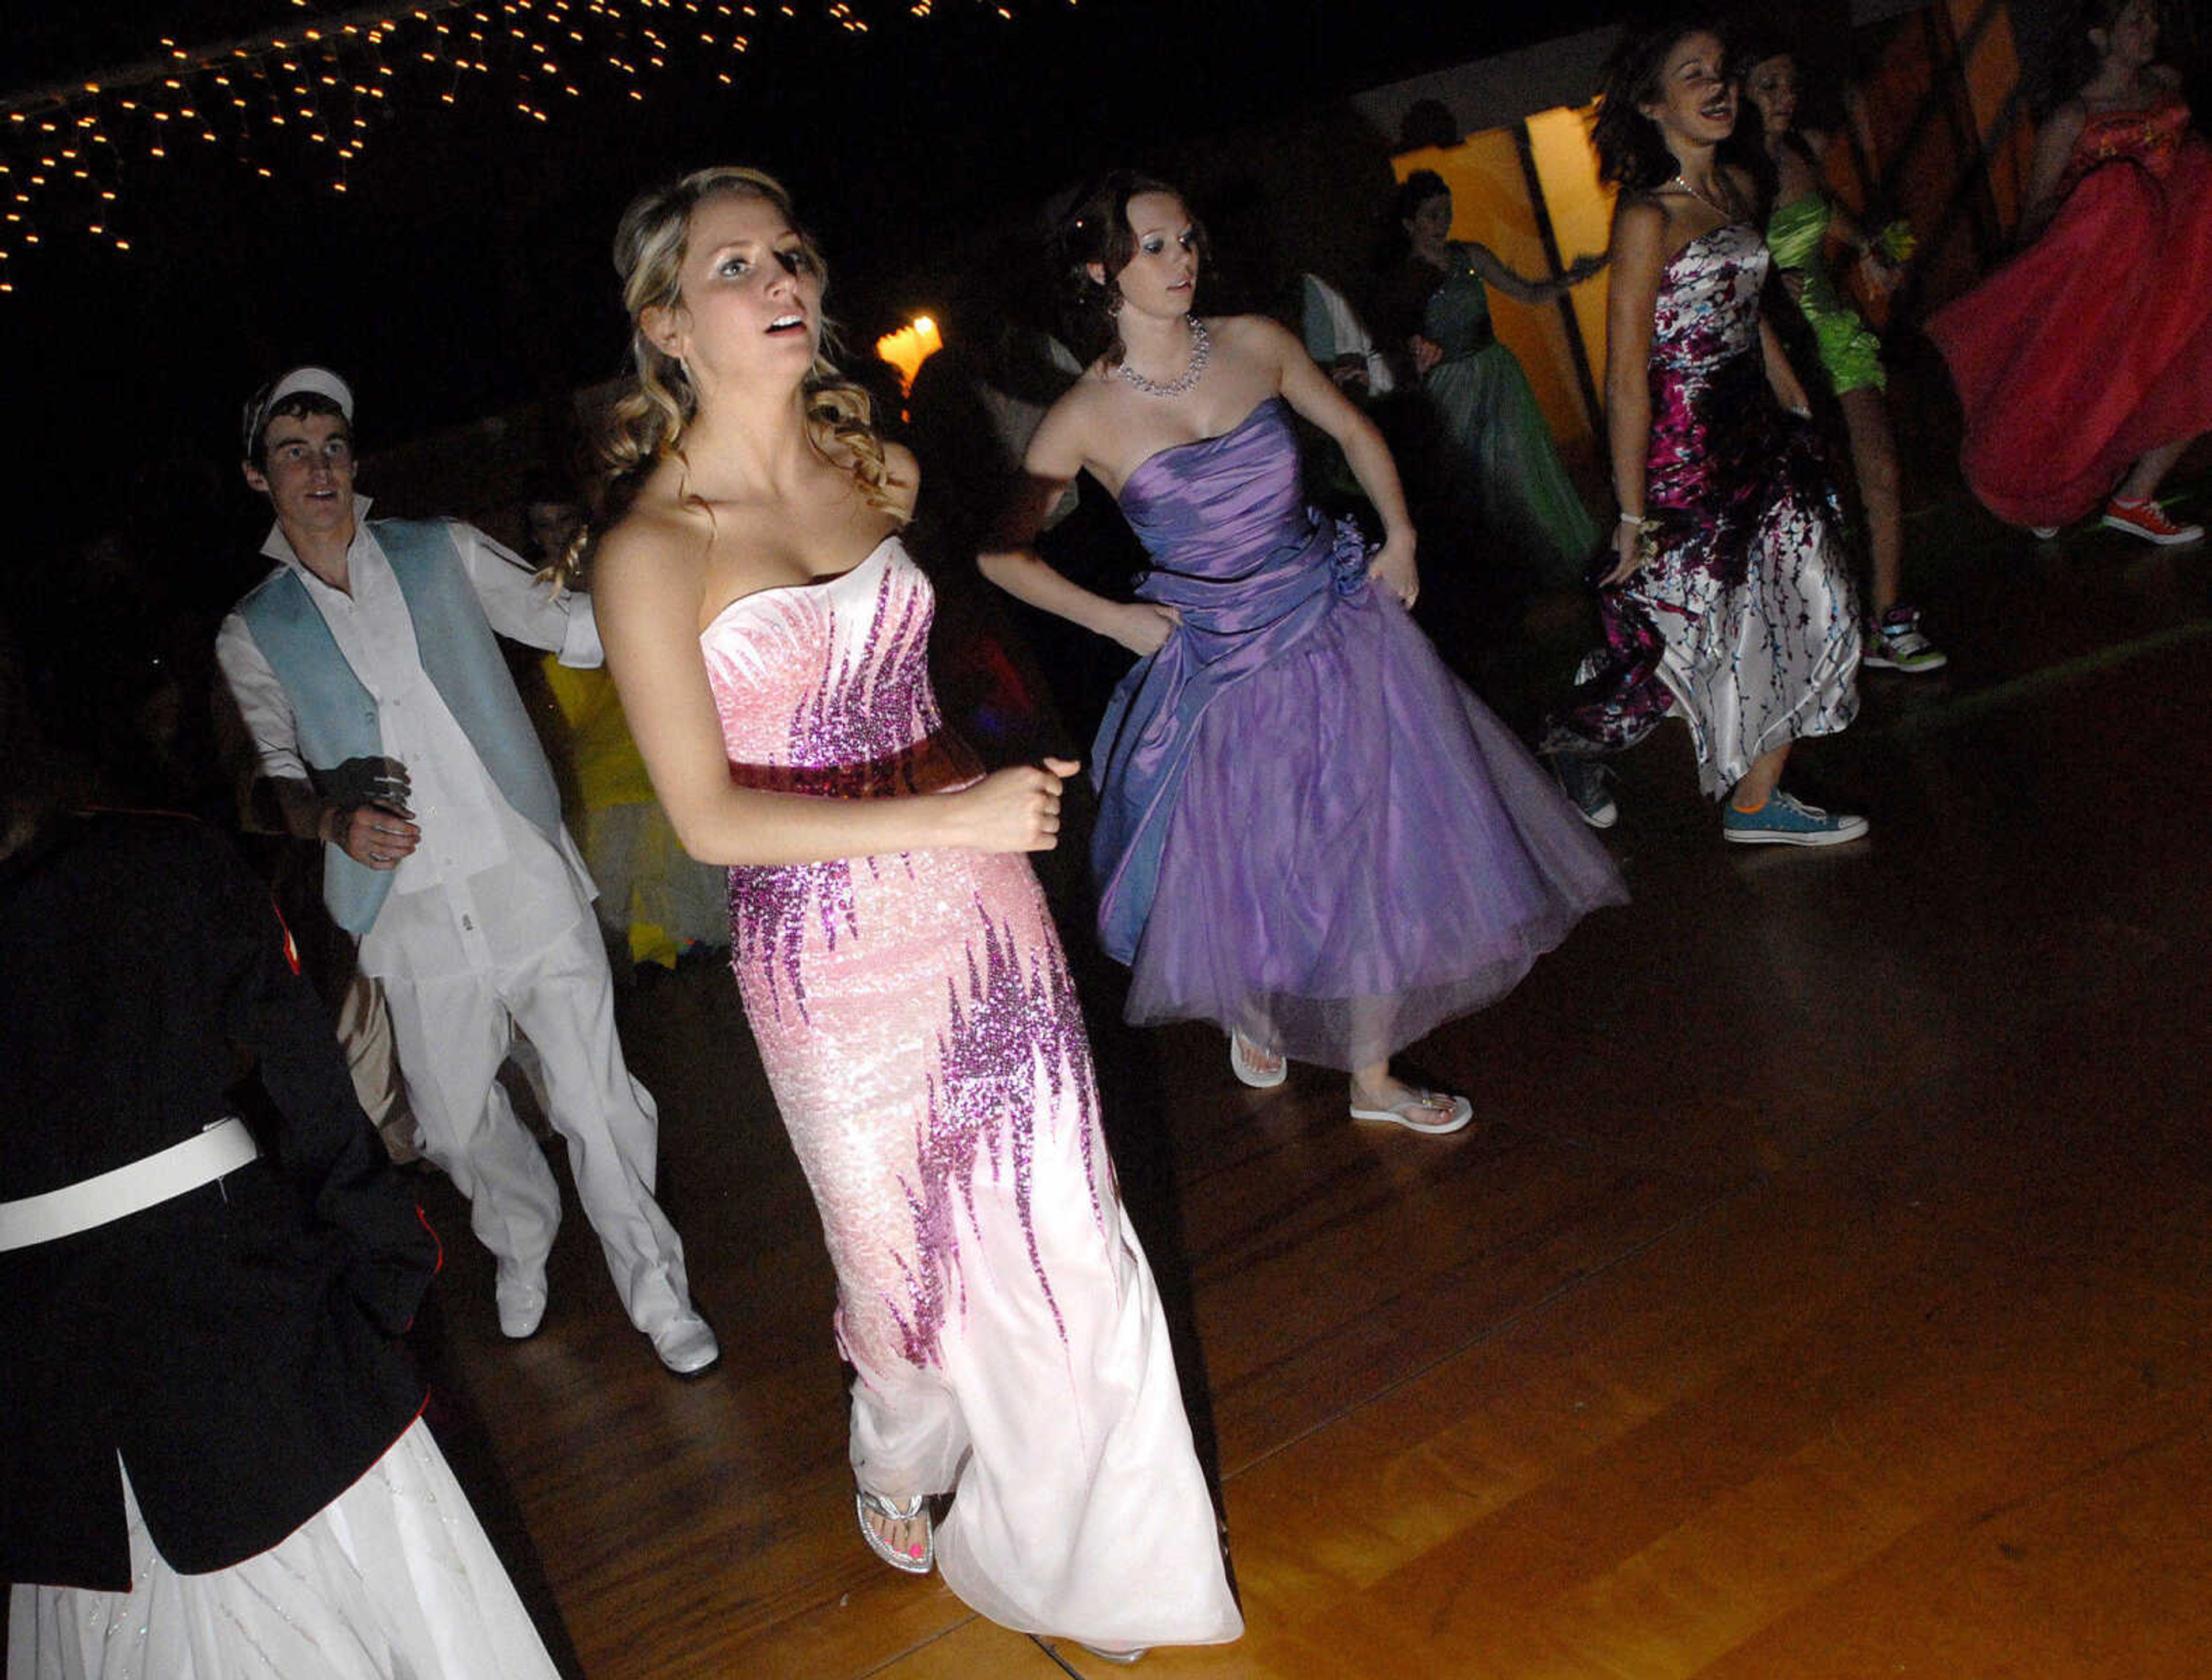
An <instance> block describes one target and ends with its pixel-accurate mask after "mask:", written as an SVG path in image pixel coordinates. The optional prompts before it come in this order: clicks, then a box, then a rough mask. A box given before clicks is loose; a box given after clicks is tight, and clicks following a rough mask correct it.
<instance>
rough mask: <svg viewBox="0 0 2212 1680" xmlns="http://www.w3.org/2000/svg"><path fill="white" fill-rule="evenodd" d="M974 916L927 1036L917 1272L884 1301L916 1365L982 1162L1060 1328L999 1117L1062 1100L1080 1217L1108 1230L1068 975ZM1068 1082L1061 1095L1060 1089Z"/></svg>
mask: <svg viewBox="0 0 2212 1680" xmlns="http://www.w3.org/2000/svg"><path fill="white" fill-rule="evenodd" d="M977 915H978V919H979V920H980V921H981V922H982V924H983V926H984V928H985V930H986V931H985V937H984V940H983V950H982V953H981V959H980V961H979V960H978V957H977V953H976V952H975V947H972V946H971V947H969V952H968V972H967V977H966V980H965V983H964V985H963V983H962V982H960V981H958V980H956V979H955V978H953V977H951V976H948V977H946V982H945V986H946V1006H947V1007H946V1024H945V1028H944V1030H943V1031H942V1032H940V1033H939V1037H938V1044H937V1051H938V1054H937V1064H938V1066H937V1071H936V1072H934V1073H933V1074H931V1076H930V1080H929V1108H928V1112H927V1116H926V1117H925V1118H924V1120H923V1122H922V1127H921V1137H920V1139H919V1140H918V1146H917V1147H916V1149H915V1162H916V1166H917V1168H918V1172H917V1180H918V1182H916V1183H914V1184H909V1185H908V1187H907V1198H908V1204H909V1205H910V1206H911V1208H912V1209H913V1213H914V1224H915V1233H916V1237H917V1239H918V1240H917V1244H916V1250H917V1253H916V1260H917V1262H918V1263H917V1264H916V1265H915V1267H914V1268H913V1269H911V1270H910V1271H909V1273H908V1276H907V1279H906V1281H907V1289H908V1299H907V1300H905V1301H903V1302H900V1301H896V1300H894V1301H890V1302H887V1303H886V1306H887V1307H888V1308H889V1310H890V1312H891V1313H892V1314H893V1316H894V1317H896V1318H897V1320H898V1323H899V1326H900V1329H901V1330H902V1331H903V1332H904V1335H905V1353H906V1357H907V1358H908V1360H910V1361H911V1362H912V1363H914V1364H915V1365H917V1366H921V1365H928V1364H931V1363H933V1362H934V1361H935V1360H936V1358H937V1353H938V1336H939V1331H940V1330H942V1329H943V1327H944V1324H945V1316H946V1313H947V1312H948V1310H949V1309H950V1308H951V1306H953V1305H954V1304H955V1303H953V1302H952V1301H951V1299H950V1297H951V1293H952V1292H953V1291H954V1290H956V1289H957V1287H959V1284H958V1255H959V1232H958V1230H957V1228H956V1222H957V1220H958V1218H959V1217H960V1215H961V1214H965V1216H966V1222H967V1225H968V1228H969V1230H970V1231H971V1232H974V1233H975V1234H976V1235H977V1236H979V1237H980V1236H981V1224H980V1222H979V1220H978V1217H977V1213H976V1206H975V1177H976V1172H977V1170H978V1168H979V1167H981V1166H983V1165H984V1164H985V1163H986V1162H987V1164H988V1166H989V1168H990V1171H991V1173H992V1176H993V1177H994V1178H996V1177H998V1176H999V1175H1000V1174H1004V1173H1008V1172H1011V1173H1012V1181H1013V1190H1014V1207H1015V1210H1016V1213H1017V1214H1018V1218H1019V1220H1020V1224H1021V1229H1022V1235H1023V1240H1024V1244H1025V1245H1026V1246H1027V1248H1028V1251H1029V1260H1030V1271H1031V1274H1032V1275H1034V1276H1035V1277H1036V1282H1037V1287H1038V1288H1039V1289H1040V1290H1041V1291H1042V1293H1043V1295H1044V1299H1045V1301H1046V1303H1047V1305H1048V1306H1049V1307H1050V1308H1051V1312H1052V1320H1053V1324H1054V1328H1055V1329H1056V1330H1059V1332H1060V1337H1061V1339H1062V1340H1063V1341H1065V1340H1066V1334H1067V1331H1066V1322H1065V1320H1064V1319H1063V1318H1061V1316H1060V1303H1059V1301H1058V1300H1054V1296H1053V1291H1052V1281H1051V1279H1050V1278H1048V1276H1047V1275H1045V1268H1044V1259H1043V1257H1042V1254H1040V1252H1039V1251H1038V1247H1037V1235H1036V1214H1035V1211H1034V1208H1033V1205H1032V1202H1033V1197H1032V1190H1033V1172H1034V1162H1033V1160H1032V1152H1033V1150H1034V1147H1035V1137H1034V1135H1033V1134H1032V1133H1030V1131H1028V1130H1025V1129H1017V1130H1015V1131H1013V1132H1012V1133H1011V1134H1009V1133H1008V1132H1007V1131H1006V1129H1005V1128H1004V1127H1003V1126H1002V1125H1001V1124H1000V1120H1001V1117H1003V1116H1005V1115H1006V1114H1009V1113H1029V1112H1032V1111H1036V1110H1037V1109H1039V1108H1040V1107H1042V1108H1043V1109H1046V1110H1048V1111H1051V1110H1056V1109H1058V1108H1059V1107H1060V1102H1061V1099H1062V1097H1063V1095H1067V1096H1072V1097H1073V1099H1074V1102H1075V1108H1076V1112H1077V1114H1078V1115H1079V1117H1080V1118H1081V1122H1082V1128H1083V1131H1082V1154H1083V1160H1084V1163H1085V1174H1086V1176H1087V1177H1089V1178H1090V1179H1091V1184H1092V1185H1093V1186H1094V1190H1093V1193H1092V1196H1091V1214H1092V1216H1093V1218H1094V1220H1096V1222H1097V1227H1098V1229H1099V1230H1100V1231H1101V1232H1102V1233H1103V1232H1104V1231H1105V1230H1106V1229H1107V1226H1106V1220H1105V1211H1104V1208H1103V1205H1102V1204H1101V1202H1100V1200H1099V1198H1098V1196H1097V1191H1096V1189H1095V1187H1096V1185H1097V1183H1098V1178H1097V1168H1098V1166H1099V1163H1098V1161H1097V1160H1096V1158H1095V1156H1094V1153H1093V1151H1092V1148H1091V1141H1092V1135H1093V1129H1094V1127H1095V1123H1096V1122H1097V1092H1096V1089H1095V1087H1094V1086H1093V1084H1092V1082H1091V1078H1090V1061H1089V1050H1088V1044H1087V1041H1086V1038H1085V1033H1084V1030H1083V1015H1082V1011H1081V1009H1080V1008H1079V1007H1078V1005H1077V1002H1076V999H1075V993H1074V989H1073V987H1072V986H1071V985H1070V984H1069V983H1068V977H1067V972H1066V969H1064V968H1063V967H1062V966H1061V965H1060V964H1059V963H1058V962H1057V961H1056V960H1048V954H1047V953H1033V954H1032V955H1031V956H1030V958H1029V959H1028V960H1027V961H1024V956H1023V953H1022V952H1021V950H1020V949H1019V948H1018V947H1017V945H1016V943H1015V941H1014V940H1013V939H1012V937H1011V936H1010V935H1009V934H1007V932H1006V930H1005V929H1003V928H999V927H996V926H994V925H993V924H992V922H991V920H990V917H989V916H988V915H987V913H985V912H984V911H983V910H982V907H981V905H978V906H977ZM1040 1077H1042V1080H1043V1084H1044V1087H1045V1088H1044V1090H1043V1091H1042V1093H1041V1092H1040V1090H1039V1088H1038V1087H1039V1080H1040ZM1071 1082H1072V1085H1073V1088H1072V1090H1066V1091H1065V1092H1064V1090H1063V1087H1066V1086H1068V1085H1070V1083H1071ZM1041 1098H1042V1101H1041V1100H1040V1099H1041ZM1002 1147H1003V1149H1004V1150H1005V1152H1006V1158H1002V1156H1001V1153H1000V1151H1001V1149H1002Z"/></svg>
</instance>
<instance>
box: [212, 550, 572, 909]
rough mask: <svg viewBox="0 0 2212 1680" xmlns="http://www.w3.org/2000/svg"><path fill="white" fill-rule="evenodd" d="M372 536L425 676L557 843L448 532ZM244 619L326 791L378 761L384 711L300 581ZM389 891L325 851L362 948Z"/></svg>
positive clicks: (524, 730) (534, 762) (539, 761)
mask: <svg viewBox="0 0 2212 1680" xmlns="http://www.w3.org/2000/svg"><path fill="white" fill-rule="evenodd" d="M368 530H369V533H370V534H371V535H373V536H374V538H375V539H376V541H377V545H378V546H379V547H380V548H381V549H382V550H383V551H384V553H385V557H386V558H387V559H388V560H390V561H391V563H392V574H393V575H394V576H396V577H397V578H398V580H399V594H400V598H401V599H402V600H404V601H405V602H406V603H407V615H408V617H409V618H411V619H413V620H414V622H415V648H416V653H417V654H420V655H421V658H422V670H423V673H424V674H425V675H427V676H428V678H429V679H430V681H431V683H432V684H433V685H435V687H436V689H437V691H438V692H439V694H440V696H441V697H443V699H444V700H445V703H446V706H447V709H448V710H449V711H451V712H452V713H453V720H454V721H455V722H457V723H459V725H460V726H461V733H464V734H465V735H466V736H467V737H468V738H469V742H470V744H471V746H474V747H475V748H476V750H477V757H478V758H481V759H483V765H484V768H485V769H486V770H489V772H490V773H491V779H492V781H493V782H495V784H496V785H497V786H498V788H499V790H500V792H501V794H504V795H505V796H506V799H507V803H508V804H509V805H511V806H513V807H514V808H515V810H516V811H517V812H518V813H520V814H521V815H522V816H523V818H525V819H526V820H527V821H529V822H530V823H531V824H532V825H533V826H535V827H536V828H537V829H538V831H539V832H540V833H542V834H544V837H546V839H548V840H549V841H550V840H553V839H554V838H555V837H556V835H557V834H558V833H559V831H560V828H561V794H560V790H559V788H557V787H556V785H555V783H554V781H553V772H552V770H551V769H550V767H549V766H548V765H547V764H546V762H545V752H544V748H543V747H541V746H538V736H537V734H536V733H535V732H534V731H533V730H532V728H531V727H530V717H529V714H528V713H526V712H525V711H524V710H523V709H522V697H521V696H520V695H519V694H517V693H516V692H515V691H514V679H513V678H512V677H510V676H509V675H508V674H507V661H506V660H505V659H504V658H502V657H501V654H500V651H499V642H498V641H497V639H496V638H495V636H493V635H492V629H491V621H490V620H489V619H488V618H485V617H484V611H483V603H482V602H481V601H479V600H477V592H476V591H475V589H474V588H472V587H470V584H469V575H468V572H467V569H465V567H464V566H463V565H462V564H461V557H460V551H459V549H457V548H456V547H455V546H454V545H453V536H452V534H451V533H450V532H449V531H448V530H447V522H446V521H445V520H397V519H388V520H373V521H372V522H371V523H370V525H369V527H368ZM238 612H239V616H240V618H243V619H244V620H245V621H246V629H247V630H251V631H252V633H253V641H254V645H255V646H257V647H258V648H260V649H261V654H262V657H263V658H264V659H266V660H268V661H269V664H270V668H271V669H272V670H274V671H275V672H276V679H277V681H279V682H281V683H282V684H283V685H284V691H285V693H286V694H287V695H288V696H289V697H290V699H291V702H292V711H293V714H294V716H295V720H296V725H297V727H298V730H299V744H300V756H301V758H304V759H305V760H307V768H308V771H309V773H310V774H311V775H312V776H314V778H315V780H316V782H317V784H318V785H320V783H321V780H322V777H323V776H324V774H325V772H327V771H329V770H334V769H336V768H337V766H338V765H340V764H344V763H346V762H347V761H348V760H349V759H354V758H376V757H380V756H381V755H382V753H383V752H384V733H383V731H382V729H381V728H380V727H379V725H378V721H377V713H376V702H375V700H374V698H373V697H371V696H370V694H369V692H368V690H367V689H365V688H363V687H362V684H361V679H360V678H358V677H356V675H355V674H354V670H353V667H352V666H350V665H349V664H348V663H347V662H346V658H345V655H344V654H343V653H341V652H340V651H339V650H338V644H337V641H336V639H335V638H333V637H332V636H331V629H330V626H329V625H328V624H325V623H324V622H323V615H322V613H321V612H319V610H317V608H316V606H315V603H314V600H313V597H312V596H310V595H309V594H308V593H307V585H306V584H304V583H302V582H301V581H300V578H299V575H298V574H297V573H296V572H295V571H293V570H292V569H291V568H290V567H289V566H288V567H285V568H284V569H282V570H280V571H278V572H276V574H275V575H273V576H270V577H269V578H267V579H264V581H262V582H261V583H259V584H258V585H257V586H256V587H254V589H253V591H252V593H250V594H248V595H247V596H246V599H245V600H242V601H240V603H239V604H238ZM391 891H392V872H391V871H390V870H388V869H371V868H368V867H366V866H365V865H362V864H359V863H356V862H355V861H353V860H352V859H351V858H349V857H348V856H347V855H345V853H344V852H343V850H341V849H339V848H337V846H332V845H325V847H324V848H323V902H324V903H325V904H327V905H328V906H329V907H330V912H331V917H332V919H333V920H335V921H336V922H337V924H338V925H339V926H340V927H341V928H344V929H345V930H346V931H347V932H348V933H349V934H353V935H354V936H355V937H356V939H358V938H359V937H361V935H362V934H366V933H367V932H368V930H369V928H372V927H373V926H374V925H375V922H376V916H377V912H378V911H379V910H382V909H383V908H384V900H385V896H386V894H387V893H389V892H391Z"/></svg>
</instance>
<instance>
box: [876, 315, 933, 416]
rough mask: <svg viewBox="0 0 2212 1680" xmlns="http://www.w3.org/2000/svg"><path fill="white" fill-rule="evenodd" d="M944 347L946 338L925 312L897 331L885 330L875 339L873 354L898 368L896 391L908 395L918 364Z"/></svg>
mask: <svg viewBox="0 0 2212 1680" xmlns="http://www.w3.org/2000/svg"><path fill="white" fill-rule="evenodd" d="M944 348H945V340H944V338H943V337H942V336H941V335H940V334H939V332H938V330H937V322H936V321H935V320H934V319H933V318H932V317H930V316H928V315H916V316H915V318H914V319H913V320H911V321H909V322H908V323H907V325H906V326H902V327H901V328H899V330H898V331H897V332H886V333H885V334H884V336H883V337H882V338H878V339H877V340H876V354H877V355H878V356H881V357H883V359H884V361H886V362H890V364H891V366H892V367H894V368H897V369H898V370H899V394H900V395H901V396H902V397H903V396H907V395H909V394H911V393H912V392H913V390H914V380H915V374H919V373H920V372H921V364H922V363H923V362H927V361H928V360H929V358H930V357H931V356H933V355H934V354H936V353H937V352H938V351H939V350H943V349H944Z"/></svg>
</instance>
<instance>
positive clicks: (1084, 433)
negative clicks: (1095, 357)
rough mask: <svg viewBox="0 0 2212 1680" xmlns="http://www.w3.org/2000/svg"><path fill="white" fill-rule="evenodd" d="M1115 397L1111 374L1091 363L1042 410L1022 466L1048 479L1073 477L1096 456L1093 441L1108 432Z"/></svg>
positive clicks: (1099, 365) (1099, 364)
mask: <svg viewBox="0 0 2212 1680" xmlns="http://www.w3.org/2000/svg"><path fill="white" fill-rule="evenodd" d="M1114 397H1115V382H1114V381H1113V380H1112V375H1111V371H1110V370H1109V368H1107V367H1106V366H1105V364H1104V363H1103V362H1092V363H1091V366H1090V367H1089V368H1085V370H1084V373H1083V376H1082V377H1081V378H1080V379H1079V380H1076V381H1075V383H1074V384H1073V385H1071V386H1069V387H1067V389H1066V390H1065V391H1063V392H1061V393H1060V395H1059V397H1058V398H1057V399H1054V403H1053V405H1052V406H1051V407H1050V408H1048V409H1047V410H1046V411H1045V417H1044V418H1043V420H1042V421H1041V422H1040V423H1038V425H1037V429H1036V432H1035V434H1033V435H1031V437H1030V447H1029V452H1028V453H1027V454H1026V455H1025V456H1024V465H1025V466H1027V467H1028V468H1029V470H1030V472H1038V473H1042V474H1043V475H1045V476H1046V477H1048V478H1073V477H1074V476H1075V475H1076V474H1077V473H1078V472H1080V471H1081V470H1082V468H1083V466H1084V463H1085V462H1086V461H1087V460H1091V459H1092V457H1093V455H1094V453H1096V452H1095V450H1094V448H1093V445H1092V441H1093V440H1094V439H1095V438H1097V437H1098V436H1099V435H1101V434H1102V432H1110V429H1111V417H1112V404H1113V399H1114Z"/></svg>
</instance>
